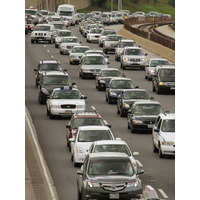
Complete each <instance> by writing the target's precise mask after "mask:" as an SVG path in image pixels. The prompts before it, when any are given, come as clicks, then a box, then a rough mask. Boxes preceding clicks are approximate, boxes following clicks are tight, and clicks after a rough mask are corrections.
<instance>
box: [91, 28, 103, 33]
mask: <svg viewBox="0 0 200 200" xmlns="http://www.w3.org/2000/svg"><path fill="white" fill-rule="evenodd" d="M101 32H102V29H91V31H90V33H98V34H101Z"/></svg>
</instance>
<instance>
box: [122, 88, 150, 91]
mask: <svg viewBox="0 0 200 200" xmlns="http://www.w3.org/2000/svg"><path fill="white" fill-rule="evenodd" d="M131 91H144V92H147V91H146V90H145V89H140V88H135V89H125V90H123V92H131Z"/></svg>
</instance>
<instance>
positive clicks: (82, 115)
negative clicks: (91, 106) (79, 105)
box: [74, 111, 102, 119]
mask: <svg viewBox="0 0 200 200" xmlns="http://www.w3.org/2000/svg"><path fill="white" fill-rule="evenodd" d="M74 118H99V119H102V118H101V116H100V115H99V114H98V113H96V112H95V111H86V112H84V111H83V112H77V113H75V114H74Z"/></svg>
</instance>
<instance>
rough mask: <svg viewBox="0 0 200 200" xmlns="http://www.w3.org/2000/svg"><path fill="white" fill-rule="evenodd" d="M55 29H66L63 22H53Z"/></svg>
mask: <svg viewBox="0 0 200 200" xmlns="http://www.w3.org/2000/svg"><path fill="white" fill-rule="evenodd" d="M54 27H55V29H66V26H64V25H63V24H54Z"/></svg>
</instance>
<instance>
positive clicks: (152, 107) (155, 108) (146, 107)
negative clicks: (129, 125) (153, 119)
mask: <svg viewBox="0 0 200 200" xmlns="http://www.w3.org/2000/svg"><path fill="white" fill-rule="evenodd" d="M133 112H134V114H136V115H158V114H160V113H163V112H164V110H163V108H162V107H161V106H160V105H156V104H142V105H136V106H135V108H134V111H133Z"/></svg>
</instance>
